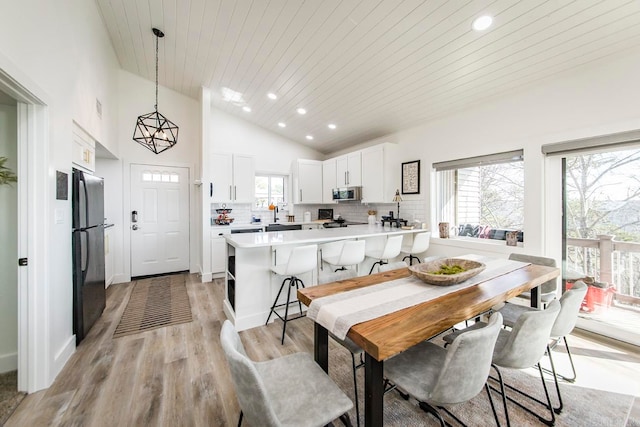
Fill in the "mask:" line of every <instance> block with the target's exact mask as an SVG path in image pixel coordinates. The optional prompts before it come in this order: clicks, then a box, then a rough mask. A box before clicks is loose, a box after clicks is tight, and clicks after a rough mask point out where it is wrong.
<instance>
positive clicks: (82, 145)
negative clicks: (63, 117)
mask: <svg viewBox="0 0 640 427" xmlns="http://www.w3.org/2000/svg"><path fill="white" fill-rule="evenodd" d="M71 161H72V162H73V165H74V166H75V167H77V168H79V169H82V170H84V171H88V172H95V170H96V142H95V140H94V139H93V138H92V137H91V135H89V134H88V133H87V132H85V131H84V130H83V129H82V128H81V127H80V126H78V125H77V124H76V123H75V122H74V123H73V153H72V155H71Z"/></svg>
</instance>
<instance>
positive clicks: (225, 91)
mask: <svg viewBox="0 0 640 427" xmlns="http://www.w3.org/2000/svg"><path fill="white" fill-rule="evenodd" d="M220 92H221V93H222V99H224V100H225V101H227V102H233V103H234V104H237V103H242V102H244V101H243V99H242V94H241V93H240V92H236V91H235V90H233V89H229V88H228V87H223V88H222V89H221V90H220Z"/></svg>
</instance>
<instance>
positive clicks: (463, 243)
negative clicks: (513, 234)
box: [431, 236, 524, 254]
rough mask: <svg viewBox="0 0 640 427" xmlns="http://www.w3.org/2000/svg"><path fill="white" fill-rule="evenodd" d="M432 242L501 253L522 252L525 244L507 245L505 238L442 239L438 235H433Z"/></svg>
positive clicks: (457, 237)
mask: <svg viewBox="0 0 640 427" xmlns="http://www.w3.org/2000/svg"><path fill="white" fill-rule="evenodd" d="M431 244H432V245H434V246H436V245H439V246H447V247H451V248H462V249H465V250H474V251H480V252H494V253H499V254H510V253H512V252H522V250H523V248H524V245H523V243H521V242H518V246H507V243H506V242H505V241H504V240H492V239H477V238H474V237H459V236H454V237H450V238H448V239H442V238H440V237H437V236H432V237H431Z"/></svg>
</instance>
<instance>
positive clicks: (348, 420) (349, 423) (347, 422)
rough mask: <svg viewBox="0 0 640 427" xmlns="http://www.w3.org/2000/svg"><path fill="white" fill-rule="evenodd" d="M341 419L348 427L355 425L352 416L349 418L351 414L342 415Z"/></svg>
mask: <svg viewBox="0 0 640 427" xmlns="http://www.w3.org/2000/svg"><path fill="white" fill-rule="evenodd" d="M340 421H342V424H344V425H345V426H346V427H353V424H351V418H349V414H342V415H340Z"/></svg>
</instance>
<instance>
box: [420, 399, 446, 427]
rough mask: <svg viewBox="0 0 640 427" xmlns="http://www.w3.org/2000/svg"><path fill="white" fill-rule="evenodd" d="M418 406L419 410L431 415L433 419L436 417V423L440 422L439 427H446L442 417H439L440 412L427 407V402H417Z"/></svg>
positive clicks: (429, 406)
mask: <svg viewBox="0 0 640 427" xmlns="http://www.w3.org/2000/svg"><path fill="white" fill-rule="evenodd" d="M418 406H420V409H422V410H423V411H425V412H426V413H428V414H431V415H433V416H434V417H436V418H437V419H438V421H440V426H441V427H445V426H446V424H445V422H444V418H442V415H440V411H438V410H437V409H436V408H434V407H433V406H431V405H429V404H428V403H427V402H419V403H418Z"/></svg>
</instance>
